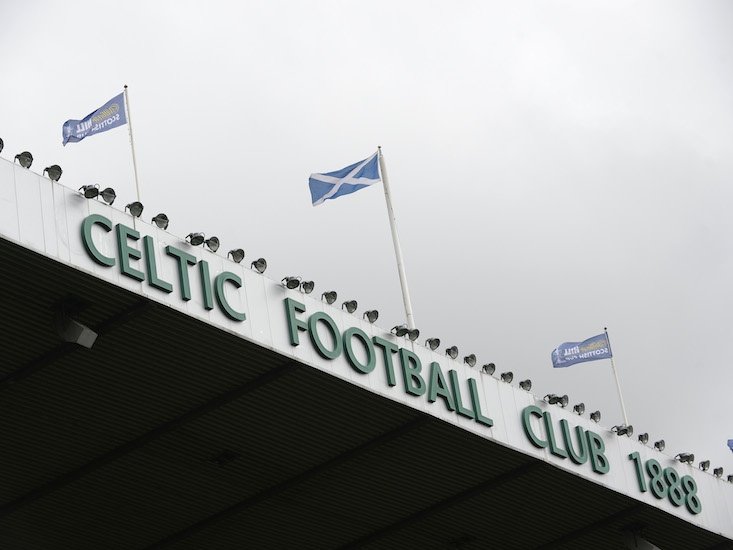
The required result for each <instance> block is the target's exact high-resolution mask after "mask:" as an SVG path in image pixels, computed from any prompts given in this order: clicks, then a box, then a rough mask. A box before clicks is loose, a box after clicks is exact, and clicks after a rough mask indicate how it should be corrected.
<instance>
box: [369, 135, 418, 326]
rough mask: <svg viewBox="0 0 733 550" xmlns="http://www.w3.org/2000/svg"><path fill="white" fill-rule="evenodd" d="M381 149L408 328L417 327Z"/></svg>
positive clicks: (383, 179) (390, 224)
mask: <svg viewBox="0 0 733 550" xmlns="http://www.w3.org/2000/svg"><path fill="white" fill-rule="evenodd" d="M378 149H379V155H378V157H379V171H380V172H381V174H382V183H383V184H384V198H385V199H386V201H387V214H388V215H389V226H390V228H391V229H392V242H393V243H394V253H395V256H396V257H397V271H398V272H399V274H400V284H401V285H402V301H403V302H404V303H405V314H406V315H407V326H408V328H411V329H413V328H415V318H414V317H413V315H412V304H411V303H410V291H409V290H408V288H407V276H406V275H405V262H404V260H403V259H402V248H400V238H399V236H398V235H397V220H396V219H395V215H394V208H392V199H391V194H390V191H389V178H388V177H387V167H386V166H385V164H384V157H383V156H382V146H381V145H380V146H379V147H378Z"/></svg>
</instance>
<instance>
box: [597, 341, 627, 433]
mask: <svg viewBox="0 0 733 550" xmlns="http://www.w3.org/2000/svg"><path fill="white" fill-rule="evenodd" d="M603 331H604V332H605V333H606V342H608V349H609V350H610V349H611V340H610V339H609V338H608V329H607V328H604V329H603ZM611 368H612V369H613V376H614V377H615V378H616V388H617V389H618V399H619V401H621V412H622V413H624V424H626V425H627V426H628V425H629V419H628V418H627V417H626V407H625V406H624V398H623V396H622V395H621V384H620V383H619V381H618V372H616V363H614V361H613V351H611Z"/></svg>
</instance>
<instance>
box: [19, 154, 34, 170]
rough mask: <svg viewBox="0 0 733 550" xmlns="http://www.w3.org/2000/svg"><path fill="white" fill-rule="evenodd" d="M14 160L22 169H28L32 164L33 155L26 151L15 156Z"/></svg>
mask: <svg viewBox="0 0 733 550" xmlns="http://www.w3.org/2000/svg"><path fill="white" fill-rule="evenodd" d="M15 160H17V161H18V163H19V164H20V165H21V166H22V167H23V168H30V167H31V164H33V155H31V154H30V153H29V152H28V151H23V152H22V153H18V154H17V155H15Z"/></svg>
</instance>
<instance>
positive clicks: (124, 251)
mask: <svg viewBox="0 0 733 550" xmlns="http://www.w3.org/2000/svg"><path fill="white" fill-rule="evenodd" d="M128 238H129V239H132V240H133V241H137V240H139V239H140V233H138V232H137V231H135V230H134V229H132V228H131V227H127V226H126V225H122V224H121V223H118V224H117V246H118V248H119V251H120V271H121V272H122V273H124V274H125V275H127V276H128V277H131V278H133V279H135V280H137V281H144V280H145V274H144V273H143V272H142V271H138V270H137V269H135V268H134V267H132V266H131V265H130V258H132V259H133V260H139V259H140V258H142V257H143V254H142V252H140V251H139V250H138V249H137V248H134V247H132V246H130V244H129V243H128V242H127V239H128Z"/></svg>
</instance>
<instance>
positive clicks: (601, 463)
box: [585, 431, 611, 474]
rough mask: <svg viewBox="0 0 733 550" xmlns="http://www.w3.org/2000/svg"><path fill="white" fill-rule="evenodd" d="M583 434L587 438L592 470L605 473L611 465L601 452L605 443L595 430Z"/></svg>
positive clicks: (604, 447) (604, 448)
mask: <svg viewBox="0 0 733 550" xmlns="http://www.w3.org/2000/svg"><path fill="white" fill-rule="evenodd" d="M585 435H586V436H587V438H588V448H589V449H590V464H591V466H592V467H593V471H595V472H598V473H599V474H607V473H608V471H609V470H610V469H611V467H610V466H609V464H608V459H607V458H606V455H604V454H603V452H604V451H605V450H606V444H605V443H603V439H601V436H600V435H598V434H597V433H595V432H591V431H587V432H585Z"/></svg>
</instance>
